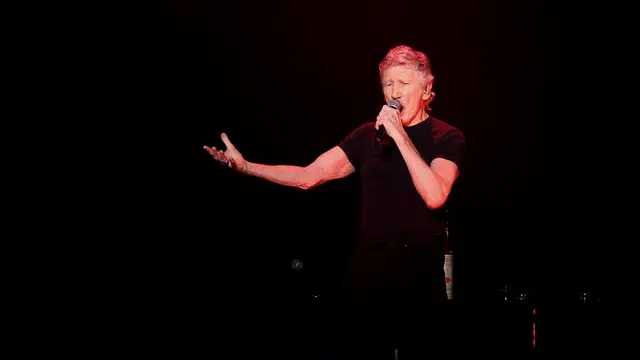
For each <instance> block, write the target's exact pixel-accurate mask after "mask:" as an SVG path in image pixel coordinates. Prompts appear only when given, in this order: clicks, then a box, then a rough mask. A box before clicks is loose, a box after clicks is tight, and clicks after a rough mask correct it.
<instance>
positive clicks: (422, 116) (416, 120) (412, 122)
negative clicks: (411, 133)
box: [405, 109, 429, 126]
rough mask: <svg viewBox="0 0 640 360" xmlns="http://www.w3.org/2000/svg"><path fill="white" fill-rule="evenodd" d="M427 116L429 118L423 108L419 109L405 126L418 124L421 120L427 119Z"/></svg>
mask: <svg viewBox="0 0 640 360" xmlns="http://www.w3.org/2000/svg"><path fill="white" fill-rule="evenodd" d="M428 118H429V114H428V113H427V112H426V111H425V110H424V109H421V110H420V111H418V113H417V114H416V115H415V116H414V117H413V118H412V119H411V120H410V121H409V122H408V123H407V124H406V125H405V126H414V125H418V124H420V123H421V122H423V121H425V120H427V119H428Z"/></svg>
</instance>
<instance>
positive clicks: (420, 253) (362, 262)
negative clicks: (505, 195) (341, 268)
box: [339, 117, 465, 360]
mask: <svg viewBox="0 0 640 360" xmlns="http://www.w3.org/2000/svg"><path fill="white" fill-rule="evenodd" d="M374 125H375V123H373V122H369V123H365V124H363V125H361V126H359V127H358V128H357V129H355V130H354V131H353V132H352V133H351V134H349V135H348V136H347V137H346V138H345V139H344V140H343V141H342V142H341V143H340V144H339V146H340V147H341V148H342V150H343V151H344V152H345V154H346V155H347V157H348V159H349V161H350V162H351V163H352V165H353V166H354V167H355V168H356V171H358V173H359V175H360V179H361V219H360V220H361V224H360V235H359V239H358V242H357V245H356V248H355V251H354V252H353V256H352V258H351V261H350V267H349V272H348V286H347V294H346V295H347V296H346V305H347V306H346V310H347V312H346V316H345V317H344V320H345V321H346V323H345V324H343V326H342V327H341V329H342V331H343V334H342V335H343V336H342V337H341V342H340V347H341V351H340V354H342V355H344V357H345V358H350V359H364V358H366V359H388V360H391V359H393V357H394V350H395V349H397V350H398V356H399V358H400V359H403V360H404V359H407V360H409V359H413V358H415V359H422V358H426V357H428V356H429V355H433V354H434V353H441V352H446V351H447V349H449V347H448V345H447V343H448V342H449V341H450V340H451V333H450V331H448V330H447V326H448V325H449V323H448V322H447V311H446V309H447V297H446V286H445V281H444V269H443V267H444V247H445V245H446V244H445V236H444V233H445V228H446V218H445V212H444V209H438V210H430V209H429V208H428V207H427V206H426V204H425V202H424V201H423V200H422V198H421V197H420V195H419V194H418V191H417V189H416V188H415V186H414V185H413V182H412V180H411V176H410V174H409V170H408V168H407V166H406V164H405V162H404V159H403V158H402V155H401V154H400V152H399V150H398V149H397V147H396V145H395V143H394V142H391V146H390V147H381V146H380V144H379V143H378V142H377V141H376V140H375V132H376V129H375V126H374ZM405 130H406V132H407V134H408V135H409V137H410V138H411V140H412V142H413V144H414V145H415V147H416V149H417V150H418V152H419V153H420V155H421V156H422V158H423V160H424V161H425V162H426V163H427V164H431V161H432V160H433V159H435V158H437V157H441V158H444V159H448V160H451V161H453V162H455V163H456V164H458V167H459V168H461V167H462V160H463V158H462V156H463V151H464V144H465V138H464V136H463V134H462V132H461V131H460V130H458V129H457V128H455V127H453V126H451V125H449V124H446V123H445V122H443V121H441V120H438V119H435V118H433V117H430V118H428V119H427V120H426V121H423V122H421V123H419V124H416V125H414V126H411V127H405Z"/></svg>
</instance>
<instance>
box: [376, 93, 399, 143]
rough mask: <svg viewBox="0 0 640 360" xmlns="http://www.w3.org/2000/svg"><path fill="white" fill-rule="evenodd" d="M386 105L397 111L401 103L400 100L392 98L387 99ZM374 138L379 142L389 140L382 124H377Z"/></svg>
mask: <svg viewBox="0 0 640 360" xmlns="http://www.w3.org/2000/svg"><path fill="white" fill-rule="evenodd" d="M387 106H389V107H392V108H394V109H396V110H398V111H402V104H400V101H398V100H396V99H392V100H391V101H389V103H388V104H387ZM376 140H377V141H378V142H379V143H383V142H388V141H389V135H387V130H386V129H385V128H384V126H382V125H380V126H378V129H377V130H376Z"/></svg>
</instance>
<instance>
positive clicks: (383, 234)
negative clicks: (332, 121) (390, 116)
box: [339, 117, 465, 242]
mask: <svg viewBox="0 0 640 360" xmlns="http://www.w3.org/2000/svg"><path fill="white" fill-rule="evenodd" d="M374 125H375V123H373V122H368V123H365V124H363V125H361V126H359V127H358V128H357V129H355V130H354V131H353V132H352V133H351V134H349V135H348V136H347V137H346V138H345V139H344V140H343V141H342V142H341V143H340V144H339V146H340V148H342V150H343V151H344V152H345V154H346V155H347V157H348V159H349V161H350V162H351V163H352V165H353V166H354V167H355V168H356V170H357V171H358V172H359V175H360V178H361V219H360V222H361V223H360V230H361V240H362V241H371V242H378V241H383V242H384V241H386V240H385V239H390V240H393V239H395V238H396V237H398V236H400V237H403V238H409V239H411V241H415V242H430V241H431V240H433V239H436V240H437V239H439V237H438V236H436V235H437V234H439V233H442V232H443V231H444V230H445V225H446V219H445V212H444V208H441V209H438V210H435V211H434V210H430V209H429V208H427V206H426V204H425V203H424V201H423V199H422V198H421V197H420V195H419V194H418V192H417V190H416V188H415V186H414V185H413V182H412V180H411V176H410V174H409V170H408V169H407V166H406V164H405V162H404V159H403V158H402V155H401V154H400V152H399V151H398V149H397V147H396V145H395V143H392V146H391V148H390V149H389V151H384V150H383V149H382V148H380V146H379V145H378V144H377V142H376V140H375V131H376V129H375V126H374ZM405 130H406V132H407V134H408V135H409V137H410V138H411V141H412V142H413V144H414V145H415V147H416V149H417V150H418V152H419V153H420V155H421V156H422V158H423V159H424V160H425V162H427V164H430V163H431V161H432V160H433V159H435V158H437V157H440V158H444V159H447V160H451V161H453V162H455V163H456V164H458V167H459V168H461V167H462V160H463V158H462V157H463V151H464V145H465V138H464V135H463V134H462V132H461V131H460V130H459V129H457V128H456V127H454V126H451V125H449V124H447V123H445V122H443V121H441V120H438V119H436V118H433V117H429V118H428V119H427V120H425V121H423V122H421V123H419V124H416V125H414V126H410V127H405Z"/></svg>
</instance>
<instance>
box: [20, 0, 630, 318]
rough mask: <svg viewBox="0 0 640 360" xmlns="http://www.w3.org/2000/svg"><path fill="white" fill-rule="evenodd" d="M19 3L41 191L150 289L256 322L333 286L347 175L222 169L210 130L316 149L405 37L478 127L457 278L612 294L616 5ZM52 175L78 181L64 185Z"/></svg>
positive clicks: (270, 144)
mask: <svg viewBox="0 0 640 360" xmlns="http://www.w3.org/2000/svg"><path fill="white" fill-rule="evenodd" d="M89 3H91V4H89ZM594 4H595V3H594ZM14 10H15V17H14V19H15V21H14V25H15V27H14V28H15V30H16V31H15V33H14V34H15V36H14V37H13V38H12V40H11V41H10V43H9V45H10V46H9V47H8V49H10V53H11V54H12V55H15V56H12V57H11V58H12V59H15V61H14V62H11V63H10V66H11V67H10V68H9V70H10V74H11V76H10V79H11V80H12V81H11V82H10V86H11V90H12V91H11V92H10V97H9V100H10V103H12V104H13V105H15V106H16V108H15V110H16V111H15V112H14V118H15V119H16V123H20V124H21V125H23V126H25V127H26V128H27V129H29V130H28V132H27V134H30V135H27V137H28V138H29V143H31V144H33V143H38V142H39V141H43V142H42V144H43V146H47V148H48V149H51V150H50V151H51V152H50V155H49V156H48V157H49V158H50V159H53V160H54V162H53V164H54V165H50V166H51V168H48V170H47V175H48V177H47V181H43V182H42V183H41V184H40V185H38V186H35V188H36V189H37V190H34V191H37V192H39V193H40V194H41V196H42V198H43V199H53V200H55V201H54V202H48V203H47V204H48V205H47V209H50V210H55V211H54V212H53V214H54V216H55V213H56V212H57V211H58V210H59V209H58V207H59V206H60V205H63V204H65V205H69V206H71V207H73V208H75V209H76V210H79V211H77V212H78V215H77V216H78V218H77V219H78V221H77V222H76V226H77V224H87V225H88V226H89V227H90V229H91V230H86V231H84V230H83V231H81V232H82V233H83V234H84V235H88V237H89V238H90V239H91V240H87V241H89V242H96V243H100V244H104V243H105V242H107V243H109V244H110V245H109V246H106V245H105V246H104V249H105V251H109V252H114V253H115V254H116V255H118V258H124V259H126V262H127V264H128V265H132V266H133V267H134V268H135V269H137V270H141V271H139V272H135V274H136V275H130V276H131V278H130V280H131V279H134V282H136V283H137V284H138V285H136V286H133V289H134V290H140V289H147V288H148V289H154V290H159V291H160V292H159V293H157V294H158V297H157V298H155V299H156V300H151V303H150V304H155V301H163V300H166V299H175V304H180V308H181V309H184V311H185V316H186V317H191V316H195V315H196V314H198V315H197V316H203V317H204V318H206V319H208V320H211V317H214V316H215V315H216V314H221V313H229V312H231V313H235V314H243V315H238V316H240V317H241V318H242V319H243V321H244V320H247V319H249V317H248V316H249V315H246V314H252V316H254V315H255V316H261V315H257V314H263V313H266V314H269V315H265V316H269V317H270V316H276V317H277V314H278V313H279V311H281V310H282V309H283V308H286V306H281V304H290V303H292V302H295V301H297V299H298V297H296V296H298V295H299V294H304V295H303V296H302V298H304V297H305V296H307V295H308V294H312V293H314V294H315V293H317V294H320V296H328V297H331V296H332V294H333V293H334V292H335V289H336V288H339V284H341V281H342V276H343V270H344V265H345V261H346V256H347V254H348V251H349V247H350V245H352V241H353V237H354V235H355V230H356V228H357V220H358V217H357V210H358V202H357V201H358V199H357V194H358V184H357V178H356V177H352V178H348V179H344V180H340V181H336V182H333V183H329V184H325V185H323V186H322V187H320V188H317V189H315V190H312V191H308V192H303V191H300V190H296V189H289V188H284V187H280V186H278V185H274V184H270V183H267V182H264V181H262V180H258V179H255V178H248V177H244V176H239V175H238V174H236V173H233V172H231V171H229V170H228V169H225V168H222V167H219V166H218V165H216V164H215V163H214V161H213V160H212V159H211V158H210V157H209V156H208V154H207V153H206V152H205V151H204V150H202V145H205V144H208V145H215V146H222V142H221V140H220V136H219V135H220V133H221V132H226V133H227V134H228V135H229V137H230V139H231V141H232V142H233V143H234V144H235V145H236V147H237V148H238V149H239V150H240V151H241V152H242V153H243V154H244V155H245V157H246V158H247V159H249V160H251V161H255V162H261V163H267V164H294V165H306V164H308V163H310V162H311V161H313V160H314V159H315V158H316V157H317V156H318V155H320V154H321V153H322V152H324V151H326V150H328V149H329V148H331V147H332V146H334V145H336V144H337V143H338V142H339V141H341V140H342V139H343V138H344V137H345V136H346V135H347V134H348V133H349V132H350V131H351V130H352V129H354V128H355V127H356V126H358V125H359V124H361V123H362V122H364V121H371V120H373V119H374V118H375V115H376V114H377V112H378V111H379V108H380V106H381V105H382V101H383V97H382V93H381V90H380V88H379V84H378V70H377V64H378V62H379V61H380V60H381V59H382V57H383V56H384V55H385V53H386V52H387V51H388V50H389V49H390V48H391V47H393V46H396V45H399V44H407V45H410V46H412V47H414V48H416V49H419V50H422V51H425V52H426V54H427V55H428V56H429V58H430V60H431V62H432V65H433V71H434V74H435V84H434V90H435V91H436V93H437V97H436V100H435V102H434V103H433V107H434V109H433V114H434V116H436V117H438V118H440V119H442V120H444V121H446V122H449V123H450V124H452V125H454V126H457V127H459V128H460V129H461V130H462V131H463V132H464V133H465V134H466V136H467V139H468V157H467V163H466V167H464V168H463V169H462V170H461V171H462V176H461V178H460V181H459V183H458V185H457V186H456V189H455V192H454V194H453V195H452V199H451V209H452V211H451V212H452V218H451V246H452V248H453V249H454V250H455V251H456V260H455V264H456V276H455V289H456V298H457V299H459V300H460V301H468V302H482V301H485V300H489V299H495V298H497V295H498V294H499V292H500V289H501V287H502V286H504V285H507V284H508V285H509V286H511V287H512V288H518V289H519V290H518V291H525V292H527V293H529V294H530V296H531V297H535V298H536V299H541V301H555V300H558V299H568V301H574V300H575V299H577V297H578V293H579V292H582V291H590V292H593V293H598V296H602V297H603V298H606V297H607V296H609V297H611V296H613V295H612V294H613V292H612V291H613V289H612V287H613V285H612V284H611V279H613V273H614V271H615V269H614V267H613V266H612V256H613V254H614V252H615V251H617V250H619V247H618V246H617V245H616V242H617V241H618V239H621V238H623V237H625V236H626V235H623V230H622V229H623V227H624V225H625V224H626V222H625V220H622V219H623V218H625V215H624V213H625V211H626V210H624V209H623V208H624V207H626V204H627V200H626V199H625V191H626V190H627V189H628V188H629V185H628V184H630V182H629V181H628V180H626V177H624V176H622V175H621V174H623V173H624V171H623V170H621V169H624V167H623V165H625V164H626V157H627V152H626V149H627V142H626V141H625V139H627V137H628V132H627V131H626V130H623V129H624V127H622V126H620V122H621V121H624V119H626V117H624V118H623V117H621V116H620V111H621V110H620V107H619V106H618V104H617V103H618V102H619V100H620V98H619V97H618V96H619V94H620V93H621V92H622V90H621V88H620V87H619V86H618V85H616V84H617V81H618V79H619V78H618V75H617V72H616V71H618V70H619V66H620V63H619V62H618V58H617V57H616V56H614V55H613V54H614V49H615V48H616V46H617V45H616V44H615V41H614V40H615V37H613V36H612V33H613V31H612V28H611V27H610V26H608V25H604V24H605V23H606V22H607V21H612V20H613V21H615V19H616V16H617V15H616V13H615V11H610V10H609V9H607V10H606V11H605V9H603V8H602V7H601V5H598V6H596V5H593V7H591V8H589V6H588V5H584V2H578V1H575V2H573V1H550V2H533V1H531V2H528V1H517V2H516V1H505V2H501V1H415V2H412V1H383V0H379V1H370V2H358V3H355V2H349V1H322V2H306V1H268V2H246V1H245V2H224V3H222V2H221V3H215V4H214V3H213V2H210V1H178V2H155V1H153V2H145V3H140V2H127V3H122V4H115V3H111V4H110V5H108V6H106V5H105V6H102V5H95V4H93V2H81V1H78V2H45V1H41V2H38V1H35V2H19V3H15V5H14ZM627 124H628V123H624V126H626V125H627ZM54 132H55V133H59V134H60V137H58V135H55V136H54V135H53V134H54ZM24 134H25V133H23V135H24ZM62 139H65V140H62ZM49 142H51V143H53V145H60V146H59V147H58V146H56V147H55V150H53V149H54V148H53V147H51V148H49ZM44 144H47V145H44ZM71 144H73V145H71ZM19 149H23V150H18V151H23V152H24V153H29V154H31V151H34V152H38V151H41V150H42V149H33V148H32V145H21V147H20V148H19ZM37 162H38V161H34V162H33V163H31V164H33V166H34V167H35V166H37V165H36V163H37ZM63 179H64V180H63ZM621 179H625V180H621ZM87 180H91V181H87ZM59 186H62V187H63V188H64V189H66V190H70V191H71V192H73V193H74V194H75V193H77V194H78V196H76V197H73V200H72V199H71V198H64V201H61V202H58V200H60V199H61V198H62V195H61V194H60V193H59V192H58V191H55V194H53V193H54V191H52V190H53V189H60V187H59ZM80 204H82V205H91V207H92V208H95V209H96V210H95V211H94V212H84V211H82V210H80V209H81V207H80ZM48 221H50V222H52V220H48ZM77 231H78V230H77V229H76V230H74V232H77ZM103 237H106V238H108V239H110V240H100V239H103ZM293 259H302V261H303V264H304V270H303V272H302V273H294V272H292V270H291V261H292V260H293ZM132 274H134V273H132ZM154 293H155V292H154ZM215 301H219V302H221V304H224V305H219V306H216V307H213V306H211V304H212V303H213V302H215ZM239 309H242V310H240V311H239V312H235V311H236V310H239ZM243 311H244V312H243ZM247 321H250V320H247ZM238 326H240V325H238Z"/></svg>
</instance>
